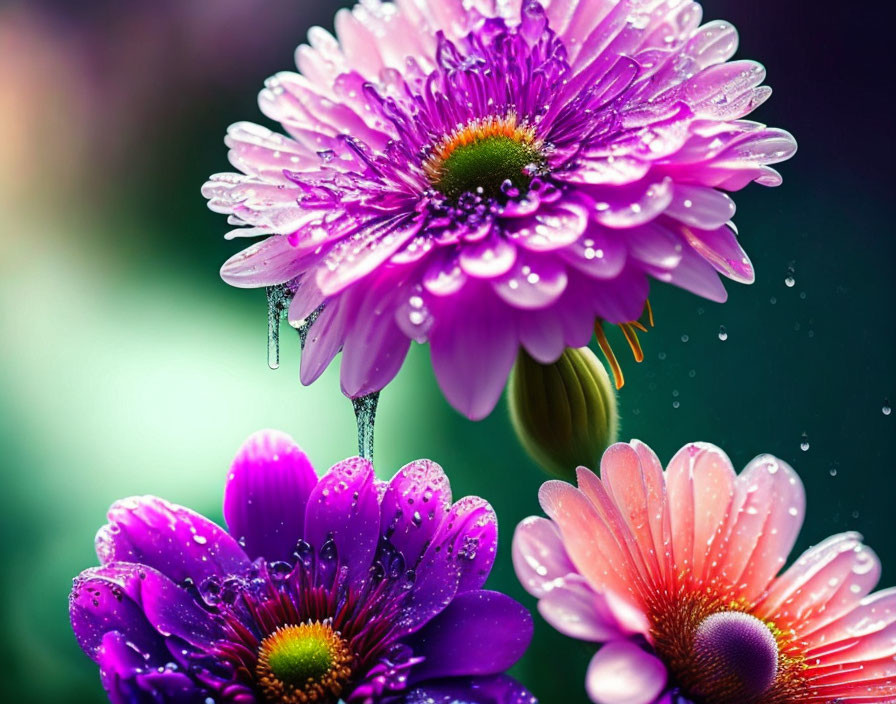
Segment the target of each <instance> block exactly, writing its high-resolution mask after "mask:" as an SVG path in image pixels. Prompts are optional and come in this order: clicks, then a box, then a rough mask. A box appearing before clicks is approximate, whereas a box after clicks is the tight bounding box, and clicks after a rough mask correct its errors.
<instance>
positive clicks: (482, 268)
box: [457, 235, 516, 279]
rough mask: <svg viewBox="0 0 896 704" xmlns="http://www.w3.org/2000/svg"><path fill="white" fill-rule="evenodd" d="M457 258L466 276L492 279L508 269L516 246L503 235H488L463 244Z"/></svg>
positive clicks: (513, 259)
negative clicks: (479, 240)
mask: <svg viewBox="0 0 896 704" xmlns="http://www.w3.org/2000/svg"><path fill="white" fill-rule="evenodd" d="M457 260H458V263H459V264H460V268H461V269H462V270H463V271H464V273H465V274H467V275H468V276H473V277H475V278H478V279H494V278H497V277H498V276H502V275H504V274H506V273H507V272H508V271H510V268H511V267H512V266H513V263H514V262H515V261H516V247H515V246H513V245H512V244H511V243H509V242H508V241H507V240H506V239H504V238H503V237H498V236H497V235H490V236H489V237H488V238H486V239H484V240H482V241H481V242H476V243H473V244H466V245H464V247H463V249H461V250H460V254H459V256H458V258H457Z"/></svg>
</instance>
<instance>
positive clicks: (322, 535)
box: [305, 457, 380, 581]
mask: <svg viewBox="0 0 896 704" xmlns="http://www.w3.org/2000/svg"><path fill="white" fill-rule="evenodd" d="M379 525H380V507H379V504H378V502H377V493H376V486H375V484H374V474H373V467H372V466H371V464H370V462H368V461H367V460H364V459H361V458H360V457H353V458H351V459H347V460H343V461H342V462H339V463H338V464H335V465H333V467H332V468H331V469H330V471H328V472H327V473H326V474H325V475H324V476H323V477H321V479H320V481H319V482H318V483H317V486H315V487H314V490H313V491H312V492H311V496H310V497H309V499H308V509H307V511H306V513H305V540H307V541H308V542H309V543H310V544H311V545H313V546H314V547H316V548H317V549H318V550H320V548H321V546H323V544H324V543H325V542H326V541H327V540H328V539H329V538H332V539H333V541H334V542H335V544H336V553H337V555H338V557H339V563H340V565H342V566H343V567H347V568H348V572H349V578H350V579H351V580H353V581H360V580H363V579H366V577H367V572H368V570H369V569H370V565H371V563H372V562H373V556H374V553H375V552H376V546H377V542H378V541H379Z"/></svg>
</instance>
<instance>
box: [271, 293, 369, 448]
mask: <svg viewBox="0 0 896 704" xmlns="http://www.w3.org/2000/svg"><path fill="white" fill-rule="evenodd" d="M266 292H267V298H268V366H269V367H270V368H271V369H277V368H279V367H280V323H281V322H282V320H283V318H284V317H285V315H286V312H287V310H288V309H289V304H290V301H291V300H292V295H293V293H292V290H291V289H290V287H289V286H288V285H280V286H268V287H267V289H266ZM323 309H324V307H323V306H322V305H321V306H320V307H319V308H317V309H316V310H315V311H313V312H312V313H311V314H310V315H309V316H308V317H307V318H305V319H304V320H302V321H301V322H299V323H296V324H294V327H295V329H296V332H297V333H298V334H299V344H300V346H301V348H302V350H303V351H304V349H305V343H306V342H307V340H308V331H309V329H310V328H311V326H312V325H313V324H314V321H315V320H317V318H318V317H319V316H320V314H321V312H322V311H323ZM379 399H380V392H379V391H375V392H373V393H372V394H368V395H367V396H360V397H359V398H353V399H352V408H354V411H355V420H356V421H357V424H358V454H359V455H360V456H361V457H363V458H364V459H366V460H368V461H370V462H373V426H374V423H375V421H376V408H377V404H378V403H379Z"/></svg>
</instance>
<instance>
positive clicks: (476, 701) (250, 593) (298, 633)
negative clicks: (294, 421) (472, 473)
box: [70, 432, 534, 704]
mask: <svg viewBox="0 0 896 704" xmlns="http://www.w3.org/2000/svg"><path fill="white" fill-rule="evenodd" d="M224 518H225V520H226V521H227V525H228V527H229V532H227V531H224V530H223V529H221V528H219V527H218V526H217V525H215V524H214V523H212V522H211V521H209V520H207V519H205V518H203V517H202V516H200V515H198V514H196V513H194V512H192V511H190V510H189V509H186V508H182V507H180V506H174V505H172V504H169V503H167V502H165V501H163V500H161V499H158V498H155V497H151V496H149V497H139V498H131V499H126V500H124V501H121V502H118V503H116V504H115V505H113V506H112V508H111V509H110V511H109V523H108V524H107V525H105V526H104V527H103V528H101V529H100V531H99V533H98V535H97V539H96V546H97V554H98V555H99V558H100V563H101V565H100V566H99V567H94V568H91V569H88V570H86V571H84V572H82V573H81V575H80V576H79V577H78V578H77V579H76V580H75V584H74V588H73V590H72V594H71V605H70V608H71V620H72V626H73V627H74V631H75V635H76V636H77V639H78V643H79V645H80V646H81V648H82V649H83V650H84V652H85V653H87V655H89V656H90V657H91V658H92V659H93V660H94V661H95V662H96V663H97V664H98V665H99V667H100V675H101V678H102V682H103V686H104V687H105V689H106V691H107V693H108V695H109V698H110V700H111V701H112V702H114V703H115V704H150V703H151V704H167V703H171V704H175V703H176V704H203V703H209V702H215V704H227V703H231V704H254V703H256V702H257V703H258V704H261V703H262V702H271V703H276V704H314V703H317V704H335V703H336V702H337V701H339V702H345V703H346V704H421V703H422V702H429V703H430V704H447V703H448V702H458V703H462V704H463V703H466V704H533V702H534V699H533V698H532V697H531V695H529V694H528V693H527V692H526V691H525V690H524V689H523V688H522V687H521V686H520V685H519V684H517V683H516V682H515V681H513V680H511V679H510V678H508V677H506V676H504V675H503V674H501V673H502V672H503V671H504V670H505V669H506V668H508V667H509V666H510V665H512V664H513V663H514V662H516V660H517V659H518V658H519V657H520V656H521V655H522V653H523V651H524V650H525V649H526V646H527V645H528V643H529V640H530V638H531V635H532V621H531V618H530V616H529V614H528V613H527V612H526V611H525V610H524V609H523V608H522V606H520V605H519V604H518V603H517V602H515V601H514V600H513V599H510V598H509V597H507V596H505V595H503V594H499V593H497V592H492V591H486V590H483V589H482V585H483V583H484V582H485V579H486V577H488V574H489V571H490V570H491V567H492V563H493V561H494V558H495V544H496V541H497V524H496V520H495V515H494V512H493V511H492V509H491V507H490V506H489V505H488V504H487V503H486V502H485V501H483V500H482V499H479V498H477V497H466V498H463V499H461V500H460V501H458V502H457V503H455V504H453V505H452V504H451V489H450V487H449V484H448V479H447V477H446V476H445V474H444V472H443V471H442V469H441V468H440V467H439V466H438V465H436V464H433V463H432V462H428V461H426V460H419V461H417V462H412V463H411V464H409V465H407V466H406V467H404V468H402V469H401V470H400V471H399V472H398V473H397V474H396V475H395V477H394V478H393V479H392V481H390V482H389V483H388V484H386V483H383V482H379V481H377V480H376V479H375V477H374V475H373V470H372V468H371V466H370V463H369V462H367V461H365V460H362V459H360V458H355V459H349V460H345V461H344V462H340V463H339V464H337V465H335V466H334V467H333V468H332V469H330V471H329V472H327V474H325V475H324V476H323V477H321V478H320V479H318V478H317V476H316V474H315V473H314V470H313V469H312V467H311V464H310V462H309V461H308V458H307V457H306V456H305V454H304V453H303V452H302V451H301V450H300V449H299V448H298V447H297V446H296V445H295V443H294V442H293V441H292V439H291V438H289V437H288V436H286V435H284V434H282V433H275V432H262V433H257V434H256V435H254V436H252V437H251V438H249V440H248V442H247V443H246V444H245V445H244V446H243V448H242V449H241V450H240V452H239V454H238V455H237V457H236V460H235V461H234V463H233V467H232V468H231V471H230V474H229V475H228V478H227V487H226V489H225V494H224Z"/></svg>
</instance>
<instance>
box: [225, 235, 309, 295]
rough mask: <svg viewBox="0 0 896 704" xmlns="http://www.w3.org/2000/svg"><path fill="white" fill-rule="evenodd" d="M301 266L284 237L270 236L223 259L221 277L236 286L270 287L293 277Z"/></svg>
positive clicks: (298, 257) (302, 266) (302, 262)
mask: <svg viewBox="0 0 896 704" xmlns="http://www.w3.org/2000/svg"><path fill="white" fill-rule="evenodd" d="M305 266H306V264H305V262H304V261H303V259H302V257H301V256H300V255H299V254H298V252H296V250H295V247H293V246H292V245H291V244H289V239H288V238H287V237H283V236H281V235H273V236H271V237H268V238H267V239H265V240H262V241H261V242H256V243H255V244H253V245H252V246H250V247H247V248H246V249H244V250H243V251H241V252H238V253H237V254H235V255H233V256H232V257H231V258H230V259H228V260H227V261H226V262H224V266H222V267H221V278H222V279H224V281H226V282H227V283H228V284H230V285H231V286H236V287H238V288H258V287H260V286H273V285H275V284H282V283H285V282H287V281H289V280H290V279H293V278H295V277H296V276H298V275H299V274H300V273H302V271H304V269H305Z"/></svg>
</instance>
